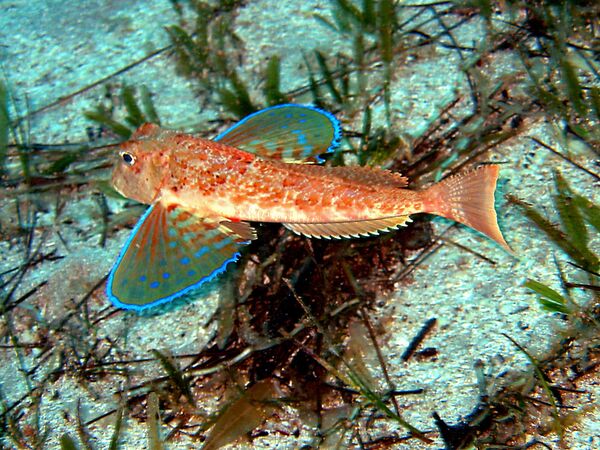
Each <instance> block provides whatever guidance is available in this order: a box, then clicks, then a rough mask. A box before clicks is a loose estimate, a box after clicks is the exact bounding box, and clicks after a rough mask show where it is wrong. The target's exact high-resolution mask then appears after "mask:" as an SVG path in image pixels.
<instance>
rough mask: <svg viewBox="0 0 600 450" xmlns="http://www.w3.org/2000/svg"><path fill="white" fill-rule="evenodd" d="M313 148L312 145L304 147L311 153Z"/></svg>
mask: <svg viewBox="0 0 600 450" xmlns="http://www.w3.org/2000/svg"><path fill="white" fill-rule="evenodd" d="M313 148H314V147H313V146H312V145H305V146H304V151H305V152H308V153H310V152H312V151H313Z"/></svg>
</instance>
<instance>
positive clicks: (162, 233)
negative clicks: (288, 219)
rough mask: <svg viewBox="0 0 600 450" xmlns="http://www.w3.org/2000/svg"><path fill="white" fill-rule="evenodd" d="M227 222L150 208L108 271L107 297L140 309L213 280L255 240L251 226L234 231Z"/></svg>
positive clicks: (174, 208)
mask: <svg viewBox="0 0 600 450" xmlns="http://www.w3.org/2000/svg"><path fill="white" fill-rule="evenodd" d="M228 223H229V222H221V221H216V220H209V219H206V218H201V217H197V216H194V215H193V214H192V213H191V212H189V211H187V210H185V209H183V208H181V207H177V206H173V205H170V206H164V205H162V204H161V203H157V204H155V205H153V206H151V207H150V208H149V209H148V211H147V212H146V213H145V214H144V216H143V217H142V218H141V219H140V220H139V222H138V223H137V225H136V226H135V228H134V229H133V231H132V233H131V235H130V237H129V240H128V241H127V243H126V244H125V246H124V247H123V250H122V251H121V254H120V255H119V258H118V260H117V263H116V264H115V266H114V267H113V269H112V270H111V272H110V275H109V278H108V283H107V287H106V290H107V294H108V296H109V298H110V299H111V301H112V302H113V303H114V304H115V305H116V306H118V307H121V308H126V309H135V310H141V309H144V308H148V307H150V306H155V305H158V304H160V303H165V302H168V301H170V300H172V299H174V298H176V297H179V296H181V295H183V294H185V293H186V292H188V291H190V290H191V289H193V288H196V287H198V286H200V285H201V284H203V283H205V282H207V281H210V280H211V279H213V278H214V277H215V276H216V275H217V274H219V273H221V272H223V271H224V270H225V268H226V266H227V264H228V263H229V262H232V261H235V260H237V258H238V257H239V249H240V248H241V247H242V246H243V245H244V244H247V243H248V240H249V239H252V238H253V236H254V234H253V233H252V232H251V230H252V228H251V227H250V226H249V225H247V224H246V225H247V226H244V225H238V227H237V228H235V227H233V229H232V228H231V227H228V226H227V224H228ZM240 224H242V223H241V222H240Z"/></svg>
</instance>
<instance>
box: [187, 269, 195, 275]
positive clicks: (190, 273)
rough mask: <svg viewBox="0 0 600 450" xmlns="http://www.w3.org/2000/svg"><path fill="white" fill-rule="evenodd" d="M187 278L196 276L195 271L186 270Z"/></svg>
mask: <svg viewBox="0 0 600 450" xmlns="http://www.w3.org/2000/svg"><path fill="white" fill-rule="evenodd" d="M187 274H188V277H193V276H194V275H196V271H195V270H188V273H187Z"/></svg>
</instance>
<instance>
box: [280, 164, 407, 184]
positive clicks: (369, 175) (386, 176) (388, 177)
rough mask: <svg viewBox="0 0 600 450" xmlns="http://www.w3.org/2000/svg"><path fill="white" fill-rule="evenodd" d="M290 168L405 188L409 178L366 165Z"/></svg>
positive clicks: (310, 173) (319, 174) (347, 179)
mask: <svg viewBox="0 0 600 450" xmlns="http://www.w3.org/2000/svg"><path fill="white" fill-rule="evenodd" d="M288 170H297V171H300V172H302V173H304V174H306V175H309V176H310V175H312V173H313V172H314V175H315V176H319V177H322V176H327V175H331V176H334V177H337V178H341V179H343V180H346V181H350V182H354V183H360V184H366V185H369V186H370V185H374V184H376V185H382V186H388V187H396V188H405V187H407V186H408V179H407V178H406V177H403V176H402V175H401V174H400V173H398V172H391V171H389V170H384V169H377V168H375V167H366V166H364V167H363V166H347V167H322V166H317V167H312V166H302V167H298V168H296V167H294V166H291V167H289V168H288Z"/></svg>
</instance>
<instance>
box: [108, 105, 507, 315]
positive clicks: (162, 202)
mask: <svg viewBox="0 0 600 450" xmlns="http://www.w3.org/2000/svg"><path fill="white" fill-rule="evenodd" d="M340 138H341V127H340V125H339V122H338V121H337V120H336V119H335V117H333V116H332V115H331V114H329V113H327V112H325V111H321V110H319V109H316V108H313V107H309V106H301V105H280V106H275V107H272V108H268V109H265V110H262V111H259V112H257V113H255V114H252V115H250V116H248V117H246V118H245V119H243V120H242V121H240V122H239V123H237V124H236V125H234V126H233V127H232V128H230V129H228V130H227V131H225V132H223V133H221V134H220V135H219V136H217V137H216V138H215V139H214V140H212V141H211V140H207V139H202V138H198V137H194V136H191V135H188V134H183V133H180V132H176V131H170V130H163V129H161V128H160V127H158V126H157V125H152V124H145V125H142V126H141V127H140V128H139V129H138V130H137V131H136V132H135V133H134V135H133V136H132V138H131V140H129V141H127V142H125V143H124V144H122V145H121V149H120V151H119V161H118V163H117V166H116V168H115V170H114V173H113V177H112V181H113V185H114V187H115V189H116V190H117V191H119V192H120V193H121V194H123V195H124V196H125V197H128V198H131V199H133V200H137V201H139V202H142V203H146V204H149V205H150V208H148V210H147V211H146V213H145V214H144V215H143V216H142V218H141V219H140V220H139V222H138V223H137V225H136V226H135V228H134V229H133V231H132V233H131V235H130V237H129V239H128V241H127V243H126V244H125V246H124V247H123V250H122V251H121V254H120V255H119V257H118V259H117V262H116V264H115V266H114V267H113V269H112V270H111V272H110V275H109V278H108V283H107V293H108V296H109V298H110V299H111V301H112V302H113V303H114V304H115V305H116V306H119V307H122V308H127V309H135V310H140V309H144V308H147V307H150V306H154V305H157V304H160V303H165V302H167V301H170V300H172V299H174V298H176V297H179V296H181V295H183V294H185V293H186V292H188V291H190V290H191V289H194V288H196V287H198V286H199V285H201V284H202V283H205V282H207V281H209V280H211V279H213V278H214V277H215V276H216V275H217V274H219V273H220V272H223V271H224V270H225V268H226V266H227V264H228V263H230V262H232V261H235V260H236V259H237V258H238V256H239V251H240V249H241V248H242V247H243V246H244V245H246V244H248V243H249V242H250V241H251V240H252V239H255V238H256V232H255V230H254V228H253V227H252V226H251V225H250V223H249V222H281V223H283V225H284V226H285V227H287V228H289V229H290V230H292V231H294V232H296V233H299V234H302V235H305V236H309V237H315V238H345V237H358V236H368V235H372V234H377V233H378V232H383V231H389V230H392V229H395V228H396V227H398V226H401V225H404V224H406V223H407V222H408V221H409V220H410V219H409V216H410V215H411V214H415V213H422V212H425V213H430V214H436V215H439V216H443V217H447V218H449V219H452V220H455V221H457V222H460V223H463V224H465V225H468V226H470V227H471V228H474V229H476V230H478V231H480V232H481V233H483V234H485V235H487V236H489V237H490V238H491V239H493V240H495V241H496V242H498V243H499V244H500V245H502V246H503V247H505V248H506V249H509V248H508V245H507V244H506V242H505V241H504V239H503V237H502V234H501V232H500V229H499V228H498V224H497V222H496V213H495V211H494V190H495V188H496V179H497V177H498V166H496V165H486V166H482V167H481V168H479V169H476V170H471V171H468V172H465V173H462V174H459V175H455V176H453V177H450V178H447V179H446V180H443V181H441V182H440V183H437V184H434V185H433V186H431V187H429V188H427V189H424V190H420V191H416V190H409V189H407V185H408V181H407V179H406V178H405V177H403V176H401V175H400V174H398V173H394V172H390V171H387V170H382V169H375V168H370V167H329V166H319V165H311V164H299V163H307V162H315V160H316V161H320V160H319V158H318V155H319V154H323V153H326V152H329V151H331V150H332V149H334V148H335V147H336V146H337V145H338V143H339V140H340Z"/></svg>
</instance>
